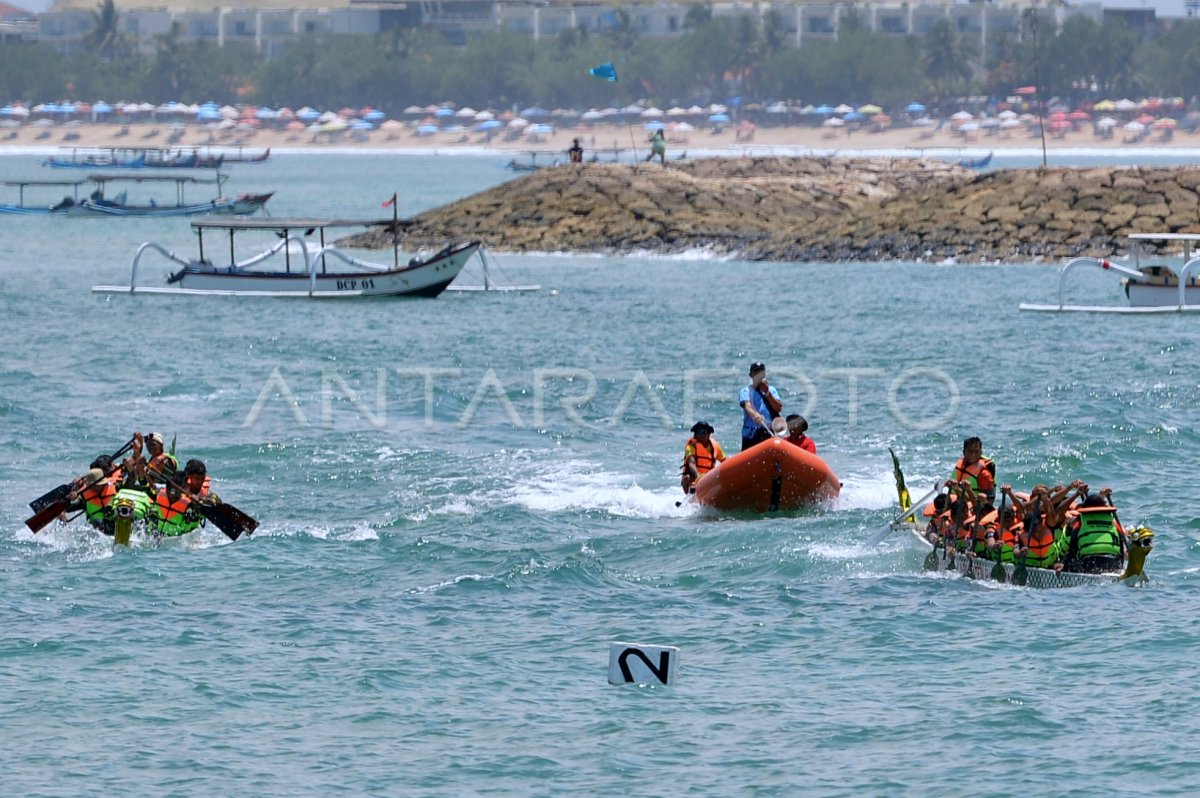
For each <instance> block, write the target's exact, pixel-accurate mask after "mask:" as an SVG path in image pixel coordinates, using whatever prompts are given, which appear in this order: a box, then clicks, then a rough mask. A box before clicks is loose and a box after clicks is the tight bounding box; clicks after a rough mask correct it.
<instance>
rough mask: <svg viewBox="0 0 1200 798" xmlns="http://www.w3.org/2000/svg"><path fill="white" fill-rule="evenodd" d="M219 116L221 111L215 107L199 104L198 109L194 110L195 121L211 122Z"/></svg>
mask: <svg viewBox="0 0 1200 798" xmlns="http://www.w3.org/2000/svg"><path fill="white" fill-rule="evenodd" d="M220 118H221V112H220V111H218V110H217V109H216V108H209V107H208V106H206V105H202V106H200V110H199V111H197V112H196V121H197V122H211V121H216V120H218V119H220Z"/></svg>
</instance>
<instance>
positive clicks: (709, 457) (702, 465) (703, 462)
mask: <svg viewBox="0 0 1200 798" xmlns="http://www.w3.org/2000/svg"><path fill="white" fill-rule="evenodd" d="M709 440H710V441H711V445H710V446H708V447H706V446H705V445H704V444H703V443H701V442H700V441H699V440H697V439H696V438H691V439H689V440H688V442H687V445H688V446H689V447H691V448H693V449H695V450H696V472H697V473H698V474H700V476H704V475H705V474H707V473H708V472H709V471H712V470H713V468H715V467H716V465H717V443H716V441H713V440H712V439H711V438H709ZM204 489H205V493H204V494H201V495H205V494H206V493H207V492H208V481H207V479H206V480H205V482H204Z"/></svg>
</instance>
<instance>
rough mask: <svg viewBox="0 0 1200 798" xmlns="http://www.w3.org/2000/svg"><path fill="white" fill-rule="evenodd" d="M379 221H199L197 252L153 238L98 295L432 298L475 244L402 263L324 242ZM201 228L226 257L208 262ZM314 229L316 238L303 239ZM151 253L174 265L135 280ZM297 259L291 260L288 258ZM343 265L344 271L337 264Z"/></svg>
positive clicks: (450, 246) (98, 288)
mask: <svg viewBox="0 0 1200 798" xmlns="http://www.w3.org/2000/svg"><path fill="white" fill-rule="evenodd" d="M389 223H390V222H389V221H387V220H382V221H380V220H350V219H305V218H300V219H203V220H198V221H195V222H192V229H193V231H194V232H195V233H196V237H197V241H198V244H199V253H198V256H197V257H196V258H184V257H181V256H179V255H176V254H175V253H174V252H172V251H170V250H169V249H167V248H166V247H163V246H162V245H160V244H157V243H155V242H153V241H147V242H145V243H143V244H142V245H141V246H139V247H138V250H137V254H135V255H134V258H133V266H132V270H131V273H130V276H129V284H128V285H96V286H92V291H94V292H96V293H104V294H184V295H187V294H196V295H213V296H268V297H299V298H310V299H332V298H352V297H384V296H414V297H418V296H419V297H436V296H437V295H438V294H440V293H442V291H444V290H445V289H446V287H447V286H449V285H450V283H452V282H453V281H454V278H456V277H457V276H458V274H459V272H460V271H461V270H462V268H463V266H464V265H465V264H466V262H467V261H468V260H470V258H471V257H472V256H473V255H475V254H476V253H477V252H478V251H479V247H480V244H479V242H478V241H472V242H468V243H463V244H448V245H447V246H446V247H444V248H443V249H441V250H440V251H438V252H436V253H434V254H432V255H428V256H420V255H418V256H415V257H412V258H409V259H407V260H403V259H402V258H401V256H400V252H399V250H398V249H393V262H392V263H391V264H385V263H373V262H371V261H367V260H363V259H362V258H360V257H358V256H356V255H354V254H352V253H351V252H348V251H346V250H344V249H341V248H339V247H337V246H335V245H333V244H330V243H327V242H326V240H325V231H326V230H329V229H334V228H350V227H371V226H377V225H381V224H389ZM249 232H259V233H269V234H271V235H272V236H275V237H276V238H277V240H275V241H274V243H272V244H271V245H270V246H268V247H267V248H266V249H261V250H259V251H256V252H255V254H252V255H249V256H247V257H243V258H241V259H240V260H239V259H238V256H237V246H236V242H235V239H236V238H237V237H238V236H239V235H240V234H244V233H249ZM205 233H210V234H212V233H216V234H226V235H227V236H228V239H229V242H228V252H229V256H228V257H229V260H228V263H225V264H224V265H220V266H218V265H216V264H215V263H214V262H213V261H212V260H210V259H209V256H208V254H207V253H206V251H205ZM314 234H316V235H317V240H316V241H314V242H308V241H306V237H308V236H312V235H314ZM148 253H151V254H153V253H157V254H159V255H161V256H163V257H164V258H166V259H167V260H168V261H169V262H171V263H174V264H178V265H179V266H181V267H182V268H180V269H178V270H176V271H173V272H170V273H168V274H167V275H166V280H165V284H158V285H143V284H139V283H138V273H139V267H140V266H141V262H142V258H143V256H144V255H146V254H148ZM297 259H298V260H299V263H297V262H295V261H296V260H297ZM339 262H340V264H344V266H345V267H346V268H344V269H339V268H338V265H339Z"/></svg>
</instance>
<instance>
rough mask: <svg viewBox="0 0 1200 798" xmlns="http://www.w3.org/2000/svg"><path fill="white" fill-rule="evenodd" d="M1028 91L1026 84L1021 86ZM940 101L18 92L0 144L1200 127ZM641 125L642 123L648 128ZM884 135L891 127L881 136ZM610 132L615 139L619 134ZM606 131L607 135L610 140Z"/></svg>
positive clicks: (1084, 132) (1187, 114)
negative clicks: (388, 107)
mask: <svg viewBox="0 0 1200 798" xmlns="http://www.w3.org/2000/svg"><path fill="white" fill-rule="evenodd" d="M1018 91H1024V90H1018ZM971 99H972V100H973V101H972V102H963V103H955V104H954V106H953V110H952V112H951V108H950V107H947V108H946V109H945V112H943V111H941V110H939V109H933V110H932V111H931V109H930V108H929V107H928V106H926V105H925V104H923V103H919V102H913V103H909V104H908V105H906V106H904V107H903V108H898V109H894V110H892V111H890V112H889V111H887V110H885V109H884V108H882V107H881V106H879V105H875V104H872V103H867V104H862V105H857V106H855V105H850V104H841V105H837V106H831V105H811V104H810V105H798V104H793V103H787V102H775V103H770V104H760V103H747V104H741V103H738V104H722V103H710V104H707V105H704V106H700V105H692V106H688V107H683V106H672V107H668V108H665V109H663V108H659V107H657V106H655V105H653V104H652V103H648V102H640V103H635V104H632V105H628V106H625V107H623V108H604V109H589V110H586V111H580V110H572V109H563V108H558V109H553V110H551V109H545V108H541V107H539V106H536V105H534V106H529V107H526V108H519V107H516V106H514V107H511V108H505V109H490V108H485V109H475V108H471V107H468V106H460V105H458V104H456V103H453V102H443V103H440V104H434V105H427V106H417V105H413V106H409V107H407V108H405V109H404V110H403V111H401V112H399V113H396V114H388V113H386V112H385V111H383V110H381V109H378V108H374V107H363V108H350V107H344V108H340V109H336V110H334V109H327V110H319V109H316V108H311V107H307V106H305V107H303V108H300V109H297V110H293V109H291V108H269V107H265V106H257V105H248V104H240V105H218V104H217V103H214V102H208V103H204V104H185V103H177V102H169V103H163V104H158V105H155V104H151V103H127V102H120V103H112V104H110V103H108V102H105V101H97V102H94V103H88V102H61V103H39V104H33V105H31V104H27V103H25V102H21V101H13V102H8V103H6V104H4V105H3V106H0V144H4V143H10V144H11V143H26V144H29V143H39V142H45V143H47V144H54V143H60V142H61V143H65V144H70V143H75V144H76V145H77V146H86V145H87V144H89V143H92V140H93V139H94V138H96V136H95V135H89V134H102V137H103V138H104V139H105V140H106V141H108V142H110V145H109V146H115V144H113V143H111V142H112V141H113V140H114V139H122V138H127V137H136V138H139V139H143V140H145V141H146V142H148V143H158V142H156V141H154V140H155V139H158V138H160V137H161V139H162V140H163V141H165V142H166V143H168V144H173V143H176V142H179V141H181V140H182V139H183V138H184V136H187V135H200V136H202V137H204V138H203V139H202V142H200V143H238V144H248V143H251V142H255V143H263V142H266V141H267V140H268V139H269V140H270V143H278V144H295V145H298V146H303V145H308V144H317V145H320V144H326V143H352V144H353V143H362V144H367V143H373V142H374V143H388V144H395V145H405V144H413V145H422V144H424V145H428V144H435V145H439V146H441V145H448V144H479V145H484V146H494V147H501V148H504V147H511V148H520V147H528V146H530V145H539V144H545V143H547V142H553V141H554V140H555V136H556V135H557V134H559V133H562V132H565V133H567V134H568V135H570V136H580V135H583V136H590V137H591V139H590V144H591V145H592V146H593V147H594V146H596V141H595V137H596V136H598V135H600V136H603V135H604V134H605V133H611V134H612V135H613V136H618V135H622V131H623V130H624V129H626V128H628V129H629V130H630V131H632V130H634V129H641V130H643V131H644V132H648V133H649V134H651V135H656V134H657V135H661V137H662V138H663V139H664V140H665V142H667V143H672V144H688V143H689V142H692V143H693V144H700V143H702V142H696V141H693V137H696V136H704V137H705V138H704V140H703V143H714V144H715V143H716V141H715V140H716V139H718V138H719V139H720V140H721V141H722V142H724V141H726V140H729V141H730V143H732V144H742V145H749V144H752V143H756V142H759V141H762V140H763V139H764V138H766V139H767V142H766V143H786V137H787V136H788V135H789V134H790V135H792V136H793V137H795V136H799V137H803V138H806V139H812V138H814V137H818V140H819V141H824V142H831V143H832V144H833V145H834V146H840V143H841V141H844V140H846V139H850V138H851V137H853V136H854V134H856V133H861V134H866V135H867V136H869V135H871V134H875V135H876V136H879V134H895V133H897V132H904V133H906V134H907V136H908V138H909V140H910V143H911V144H914V145H917V146H933V145H935V144H938V143H941V142H949V143H954V144H972V143H976V144H980V145H982V144H988V145H992V146H1005V145H1004V144H1003V142H1012V141H1015V140H1020V139H1029V138H1041V137H1043V136H1045V137H1047V138H1049V139H1050V140H1051V141H1060V142H1067V141H1073V142H1077V143H1078V142H1085V141H1090V142H1095V143H1103V142H1106V141H1110V140H1114V139H1116V138H1117V137H1118V136H1119V137H1120V139H1119V141H1120V143H1125V144H1139V143H1149V142H1157V143H1167V142H1170V141H1171V140H1172V139H1173V138H1174V136H1175V134H1176V133H1177V132H1184V133H1188V134H1195V133H1196V132H1197V131H1198V130H1200V108H1198V107H1197V106H1196V103H1195V101H1193V102H1191V103H1188V102H1186V101H1185V100H1184V99H1183V98H1179V97H1176V98H1148V99H1143V100H1139V101H1134V100H1129V99H1120V100H1100V101H1096V102H1090V101H1078V102H1067V101H1064V100H1060V99H1058V98H1053V99H1051V100H1050V101H1049V102H1047V103H1043V104H1041V106H1040V108H1039V104H1038V103H1037V102H1035V101H1034V99H1033V98H1032V97H1030V96H1028V95H1015V96H1012V97H1008V98H1005V99H1003V100H996V99H993V100H983V101H980V100H979V98H971ZM643 135H645V133H643ZM879 137H880V138H884V136H879ZM614 141H615V139H614ZM605 143H607V141H605Z"/></svg>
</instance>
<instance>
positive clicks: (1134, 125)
mask: <svg viewBox="0 0 1200 798" xmlns="http://www.w3.org/2000/svg"><path fill="white" fill-rule="evenodd" d="M1125 129H1126V130H1129V131H1132V132H1134V133H1140V132H1141V131H1143V130H1145V129H1146V126H1145V125H1143V124H1142V123H1141V122H1138V121H1136V120H1135V121H1133V122H1126V123H1125Z"/></svg>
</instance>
